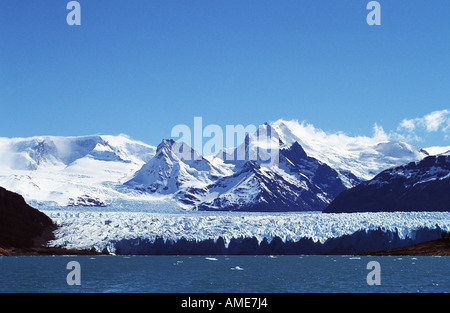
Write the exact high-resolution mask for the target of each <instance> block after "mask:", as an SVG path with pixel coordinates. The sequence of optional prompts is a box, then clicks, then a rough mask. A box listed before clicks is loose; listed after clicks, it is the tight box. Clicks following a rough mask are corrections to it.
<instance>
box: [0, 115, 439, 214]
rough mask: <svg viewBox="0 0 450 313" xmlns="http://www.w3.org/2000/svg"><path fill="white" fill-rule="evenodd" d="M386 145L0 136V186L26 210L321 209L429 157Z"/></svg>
mask: <svg viewBox="0 0 450 313" xmlns="http://www.w3.org/2000/svg"><path fill="white" fill-rule="evenodd" d="M388 139H389V138H387V136H383V134H382V132H379V133H378V134H377V135H375V136H373V137H350V136H347V135H344V134H341V133H337V134H327V133H325V132H323V131H321V130H319V129H316V128H314V127H313V126H312V125H307V124H305V123H299V122H297V121H284V120H278V121H276V122H274V123H270V124H268V123H265V124H263V125H261V126H260V127H259V128H258V129H257V130H256V132H255V133H253V134H248V135H247V136H245V139H244V142H242V143H241V144H239V145H238V146H237V147H235V148H234V147H228V148H226V149H223V151H222V152H221V153H219V154H218V155H216V156H206V157H203V156H201V155H199V154H198V153H197V152H196V151H194V150H193V149H192V148H191V147H190V146H189V145H187V144H186V143H181V142H174V141H173V140H163V141H162V142H161V143H160V144H159V145H158V147H154V146H151V145H148V144H145V143H142V142H139V141H135V140H132V139H130V138H128V137H127V136H125V135H119V136H105V135H102V136H83V137H55V136H41V137H32V138H12V139H9V138H0V186H3V187H5V188H7V189H9V190H12V191H14V192H17V193H19V194H21V195H23V196H24V198H25V199H26V200H27V201H28V202H30V203H32V204H39V203H43V204H47V203H55V204H57V205H62V206H109V205H110V204H111V203H113V202H114V203H117V201H119V202H121V201H122V202H123V201H131V204H133V203H136V201H141V202H142V201H153V200H157V201H162V202H161V203H168V202H167V201H169V202H170V203H171V205H170V206H169V205H165V206H166V207H170V208H174V207H176V208H182V209H200V210H250V211H255V210H262V211H293V210H296V211H302V210H322V209H323V208H325V207H326V206H327V205H328V204H329V203H330V202H331V201H332V200H333V199H334V198H335V197H336V196H337V195H338V194H339V193H340V192H341V191H343V190H345V189H347V188H351V187H353V186H356V185H357V184H359V183H360V182H361V181H364V180H367V179H371V178H373V176H375V175H376V174H377V173H379V172H380V171H382V170H386V169H388V168H391V167H394V166H398V165H401V164H406V163H409V162H411V161H419V160H421V159H423V158H424V157H425V156H427V152H426V151H425V150H422V149H420V148H418V147H415V146H412V145H409V144H406V143H401V142H392V141H389V140H388ZM430 150H432V151H438V150H439V147H432V148H430ZM153 204H154V202H152V203H149V204H148V206H152V205H153ZM172 204H173V205H172Z"/></svg>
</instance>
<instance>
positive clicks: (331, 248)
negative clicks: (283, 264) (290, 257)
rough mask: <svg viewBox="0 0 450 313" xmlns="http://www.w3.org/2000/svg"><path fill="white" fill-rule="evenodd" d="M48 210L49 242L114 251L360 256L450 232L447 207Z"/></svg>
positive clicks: (79, 247)
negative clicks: (52, 226) (55, 226)
mask: <svg viewBox="0 0 450 313" xmlns="http://www.w3.org/2000/svg"><path fill="white" fill-rule="evenodd" d="M42 211H43V212H44V213H45V214H47V215H48V216H49V217H50V218H51V219H52V220H53V221H54V222H55V223H56V224H58V225H59V226H60V228H59V229H58V230H57V231H56V232H55V239H54V240H52V241H51V242H49V245H50V246H60V247H65V248H75V249H87V250H95V251H100V252H106V253H109V254H210V255H213V254H261V253H265V254H277V253H278V254H356V253H362V252H367V251H374V250H377V249H389V248H395V247H399V246H404V245H409V244H414V243H419V242H423V241H426V240H433V239H437V238H440V236H441V234H442V232H448V231H450V214H449V213H448V212H389V213H386V212H377V213H341V214H339V213H338V214H324V213H318V212H283V213H261V212H258V213H252V212H245V213H243V212H208V211H206V212H205V211H190V212H187V211H185V210H178V211H177V210H176V209H174V210H173V211H171V213H168V211H164V208H160V209H159V210H155V211H152V210H147V211H146V210H145V209H134V210H124V209H123V208H118V209H117V210H114V209H113V210H109V211H105V210H99V209H98V208H97V209H94V208H73V209H67V208H57V207H53V208H47V209H44V210H42Z"/></svg>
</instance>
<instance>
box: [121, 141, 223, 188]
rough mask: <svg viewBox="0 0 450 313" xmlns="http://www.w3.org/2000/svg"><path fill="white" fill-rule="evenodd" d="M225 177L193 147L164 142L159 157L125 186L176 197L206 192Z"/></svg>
mask: <svg viewBox="0 0 450 313" xmlns="http://www.w3.org/2000/svg"><path fill="white" fill-rule="evenodd" d="M221 175H224V173H223V172H222V171H221V170H220V168H218V167H216V166H215V165H213V164H211V163H210V162H209V161H208V160H207V159H205V158H203V157H202V156H200V155H199V154H198V153H197V152H196V151H194V150H193V149H192V148H191V147H190V146H188V145H187V144H185V143H182V142H175V141H173V140H171V139H170V140H163V141H162V142H161V143H160V144H159V145H158V147H157V150H156V155H155V157H153V158H152V159H150V161H149V162H147V163H146V164H144V165H143V166H142V168H141V169H140V170H139V171H137V172H136V174H135V175H134V177H133V178H131V179H130V180H129V181H127V182H126V183H125V184H124V185H125V186H130V187H133V188H135V189H139V190H143V191H149V192H152V193H153V192H158V193H162V194H175V193H177V192H179V191H181V190H182V189H185V188H203V187H205V186H206V185H208V184H210V183H212V181H213V179H214V178H217V177H218V176H221Z"/></svg>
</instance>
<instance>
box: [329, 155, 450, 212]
mask: <svg viewBox="0 0 450 313" xmlns="http://www.w3.org/2000/svg"><path fill="white" fill-rule="evenodd" d="M449 191H450V151H448V152H447V153H442V154H439V155H437V156H427V157H426V158H424V159H423V160H421V161H416V162H410V163H408V164H405V165H401V166H397V167H394V168H390V169H387V170H384V171H382V172H381V173H379V174H378V175H376V176H375V177H374V178H373V179H371V180H369V181H365V182H362V183H361V184H359V185H357V186H355V187H354V188H351V189H349V190H346V191H343V192H342V193H341V194H339V195H338V196H337V197H336V198H335V199H334V201H333V202H332V203H331V204H330V205H329V206H328V207H327V208H326V209H325V210H324V212H325V213H343V212H379V211H383V212H393V211H449V208H450V192H449Z"/></svg>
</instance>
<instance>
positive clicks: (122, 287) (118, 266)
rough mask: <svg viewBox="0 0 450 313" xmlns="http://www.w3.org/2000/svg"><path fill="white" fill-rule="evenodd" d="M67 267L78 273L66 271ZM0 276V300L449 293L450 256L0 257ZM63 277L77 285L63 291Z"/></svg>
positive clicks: (64, 287) (66, 284)
mask: <svg viewBox="0 0 450 313" xmlns="http://www.w3.org/2000/svg"><path fill="white" fill-rule="evenodd" d="M71 261H76V262H78V264H79V271H77V272H74V270H78V268H73V267H70V268H69V269H67V264H68V263H69V262H71ZM370 261H376V262H378V264H379V265H380V268H379V269H380V271H379V272H377V273H375V274H376V275H377V277H379V278H380V285H368V283H367V276H368V275H369V276H370V277H375V276H371V274H373V273H374V272H373V269H374V268H369V269H367V264H368V262H370ZM72 274H75V276H73V275H72ZM78 274H80V275H79V276H76V275H78ZM0 275H1V280H0V292H2V293H5V292H33V293H35V292H42V293H50V292H51V293H54V292H56V293H64V292H70V293H78V292H83V293H85V292H87V293H90V292H96V293H97V292H99V293H119V292H120V293H122V292H126V293H135V292H136V293H141V292H150V293H291V292H292V293H309V292H312V293H325V292H326V293H334V292H339V293H341V292H344V293H352V292H358V293H360V292H363V293H366V292H402V293H403V292H408V293H409V292H426V293H430V292H432V293H434V292H438V293H441V292H449V291H450V257H428V256H427V257H425V256H423V257H420V256H418V257H411V256H402V257H394V256H383V257H371V256H361V257H355V256H350V255H349V256H341V255H338V256H335V255H333V256H331V255H330V256H317V255H309V256H308V255H305V256H302V255H296V256H223V255H219V256H26V257H0ZM67 276H70V277H71V278H72V279H75V278H78V279H79V282H80V285H69V284H68V283H67V280H66V278H67Z"/></svg>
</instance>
